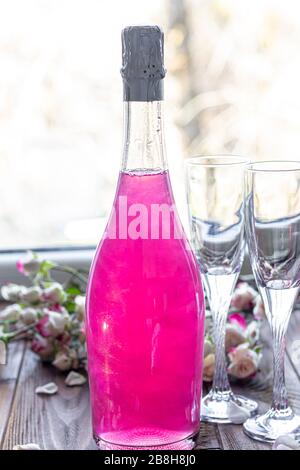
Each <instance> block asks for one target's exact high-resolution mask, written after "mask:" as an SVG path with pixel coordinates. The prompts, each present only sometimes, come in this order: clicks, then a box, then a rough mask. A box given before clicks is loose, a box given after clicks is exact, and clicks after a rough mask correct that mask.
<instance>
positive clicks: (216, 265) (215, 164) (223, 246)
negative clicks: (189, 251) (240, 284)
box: [186, 156, 257, 423]
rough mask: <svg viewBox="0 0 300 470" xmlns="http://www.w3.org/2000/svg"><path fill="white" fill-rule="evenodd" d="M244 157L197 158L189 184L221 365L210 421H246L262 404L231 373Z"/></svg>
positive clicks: (208, 402)
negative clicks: (229, 324) (235, 387)
mask: <svg viewBox="0 0 300 470" xmlns="http://www.w3.org/2000/svg"><path fill="white" fill-rule="evenodd" d="M246 163H247V161H246V160H245V159H243V158H241V157H231V156H219V157H193V158H190V159H188V160H187V165H186V184H187V199H188V205H189V217H190V226H191V236H192V245H193V248H194V251H195V254H196V257H197V261H198V265H199V267H200V271H201V275H202V278H203V283H204V287H205V291H206V295H207V297H208V301H209V305H210V309H211V312H212V317H213V328H214V341H215V347H216V364H215V376H214V380H213V386H212V389H211V391H210V393H209V394H208V395H207V396H206V397H204V398H203V400H202V410H201V417H202V419H203V420H205V421H210V422H218V423H230V422H243V421H245V420H246V419H247V418H248V417H249V416H251V415H252V414H254V413H255V412H256V409H257V404H256V403H255V402H254V401H252V400H248V399H247V398H245V397H241V396H237V395H234V394H233V392H232V390H231V388H230V385H229V382H228V377H227V365H226V358H225V325H226V318H227V314H228V309H229V305H230V300H231V296H232V292H233V289H234V287H235V284H236V281H237V279H238V276H239V273H240V270H241V266H242V262H243V256H244V176H245V166H246Z"/></svg>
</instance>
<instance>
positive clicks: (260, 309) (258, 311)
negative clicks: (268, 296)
mask: <svg viewBox="0 0 300 470" xmlns="http://www.w3.org/2000/svg"><path fill="white" fill-rule="evenodd" d="M253 315H254V318H255V319H256V320H263V319H264V318H266V312H265V307H264V303H263V301H262V299H261V297H260V295H258V296H257V298H256V300H255V306H254V309H253Z"/></svg>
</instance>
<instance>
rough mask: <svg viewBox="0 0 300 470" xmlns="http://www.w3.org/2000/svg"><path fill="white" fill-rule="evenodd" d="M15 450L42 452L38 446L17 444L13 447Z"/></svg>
mask: <svg viewBox="0 0 300 470" xmlns="http://www.w3.org/2000/svg"><path fill="white" fill-rule="evenodd" d="M13 450H41V448H40V446H39V445H38V444H33V443H29V444H17V445H15V446H13Z"/></svg>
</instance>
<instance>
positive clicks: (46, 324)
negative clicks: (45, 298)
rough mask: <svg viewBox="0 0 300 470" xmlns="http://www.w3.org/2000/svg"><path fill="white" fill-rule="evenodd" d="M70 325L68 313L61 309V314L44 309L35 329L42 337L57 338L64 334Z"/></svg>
mask: <svg viewBox="0 0 300 470" xmlns="http://www.w3.org/2000/svg"><path fill="white" fill-rule="evenodd" d="M69 324H70V316H69V314H68V312H67V311H66V310H65V309H64V308H62V311H61V312H57V311H53V310H49V309H47V308H45V309H44V316H43V318H42V319H41V320H40V321H39V322H38V324H37V326H36V328H37V330H38V331H39V333H40V334H41V335H42V336H44V337H46V338H47V337H48V336H54V337H56V336H59V335H61V334H63V333H64V332H65V329H66V327H67V326H68V325H69Z"/></svg>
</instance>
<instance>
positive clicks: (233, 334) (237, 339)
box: [225, 324, 246, 352]
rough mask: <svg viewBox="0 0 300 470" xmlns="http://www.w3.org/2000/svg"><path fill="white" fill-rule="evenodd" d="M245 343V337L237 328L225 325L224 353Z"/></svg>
mask: <svg viewBox="0 0 300 470" xmlns="http://www.w3.org/2000/svg"><path fill="white" fill-rule="evenodd" d="M245 342H246V337H245V336H244V334H243V332H242V331H241V330H240V328H239V327H237V326H236V325H234V324H233V325H228V324H227V325H226V333H225V350H226V352H228V351H230V349H232V348H235V347H236V346H239V345H240V344H242V343H245Z"/></svg>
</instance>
